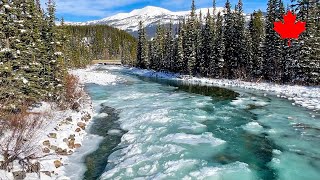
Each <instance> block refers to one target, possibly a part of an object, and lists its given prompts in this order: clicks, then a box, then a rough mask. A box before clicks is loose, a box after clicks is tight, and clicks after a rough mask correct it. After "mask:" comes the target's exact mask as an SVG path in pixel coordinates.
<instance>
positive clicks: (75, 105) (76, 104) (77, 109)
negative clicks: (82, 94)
mask: <svg viewBox="0 0 320 180" xmlns="http://www.w3.org/2000/svg"><path fill="white" fill-rule="evenodd" d="M80 107H81V105H80V103H78V102H75V103H73V105H72V107H71V109H72V110H74V111H77V112H79V111H80Z"/></svg>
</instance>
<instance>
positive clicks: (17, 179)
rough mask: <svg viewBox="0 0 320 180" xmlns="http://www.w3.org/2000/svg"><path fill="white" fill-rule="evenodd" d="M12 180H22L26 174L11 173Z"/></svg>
mask: <svg viewBox="0 0 320 180" xmlns="http://www.w3.org/2000/svg"><path fill="white" fill-rule="evenodd" d="M12 174H13V178H14V180H22V179H24V178H26V176H27V174H26V172H24V171H16V172H12Z"/></svg>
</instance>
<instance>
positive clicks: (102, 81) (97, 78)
mask: <svg viewBox="0 0 320 180" xmlns="http://www.w3.org/2000/svg"><path fill="white" fill-rule="evenodd" d="M97 67H98V66H91V67H89V68H86V69H76V70H71V71H70V73H71V74H73V75H75V76H77V77H78V78H79V80H80V83H82V84H97V85H102V86H104V85H110V84H111V85H114V84H115V82H118V81H123V80H122V79H120V78H119V77H118V76H116V75H112V74H110V73H108V71H107V70H104V71H94V69H95V68H97Z"/></svg>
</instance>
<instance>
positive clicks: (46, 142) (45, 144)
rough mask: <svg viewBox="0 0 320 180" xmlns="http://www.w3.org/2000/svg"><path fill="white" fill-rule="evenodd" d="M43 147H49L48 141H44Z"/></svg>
mask: <svg viewBox="0 0 320 180" xmlns="http://www.w3.org/2000/svg"><path fill="white" fill-rule="evenodd" d="M42 144H43V145H44V146H50V141H49V140H45V141H43V143H42Z"/></svg>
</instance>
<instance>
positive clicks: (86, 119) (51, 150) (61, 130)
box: [0, 66, 119, 180]
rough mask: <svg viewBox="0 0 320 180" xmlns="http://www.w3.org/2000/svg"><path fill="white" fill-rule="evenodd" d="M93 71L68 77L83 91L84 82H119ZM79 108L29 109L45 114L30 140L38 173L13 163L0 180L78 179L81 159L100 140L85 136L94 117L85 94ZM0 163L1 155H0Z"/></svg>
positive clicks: (0, 174)
mask: <svg viewBox="0 0 320 180" xmlns="http://www.w3.org/2000/svg"><path fill="white" fill-rule="evenodd" d="M94 68H95V66H91V67H89V68H86V69H76V70H70V73H71V74H73V75H75V76H77V77H78V78H79V81H80V87H79V88H83V86H84V85H85V84H86V83H94V84H99V85H108V84H112V83H114V82H116V81H119V79H117V76H115V75H112V74H110V73H107V72H106V71H101V72H98V71H93V69H94ZM79 105H80V106H79V107H78V108H77V109H78V111H76V110H58V109H59V108H58V107H57V106H56V105H55V104H49V103H46V102H43V103H42V105H41V106H40V107H37V108H34V109H32V112H34V113H41V114H45V116H43V117H42V120H43V122H44V123H43V125H42V126H41V129H39V130H38V131H37V132H36V135H35V136H34V137H33V138H34V139H32V140H31V141H30V143H32V144H33V146H34V154H35V156H36V157H41V158H39V159H37V160H33V161H34V162H33V163H34V164H35V167H40V170H39V171H40V173H39V174H38V173H26V172H24V171H23V169H22V167H21V165H19V162H18V161H15V162H14V163H13V166H12V169H11V172H7V171H4V170H0V179H1V180H2V179H3V180H7V179H8V180H11V179H15V178H18V179H23V178H24V179H28V180H29V179H41V180H42V179H44V180H46V179H48V180H51V179H61V180H68V179H79V178H80V177H81V176H82V175H83V173H84V172H85V171H86V168H85V165H84V163H83V161H84V160H83V158H84V157H85V155H86V154H89V153H91V152H93V151H94V150H95V149H96V148H97V147H98V145H99V142H100V141H101V138H100V137H97V136H95V135H92V134H89V133H88V129H89V128H90V126H91V123H92V121H91V120H92V117H93V116H94V115H95V112H94V108H93V105H92V101H91V98H90V97H89V96H88V94H86V93H85V94H84V95H83V97H82V99H81V102H80V104H79ZM83 146H90V147H83ZM2 160H3V156H2V155H0V161H2Z"/></svg>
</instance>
